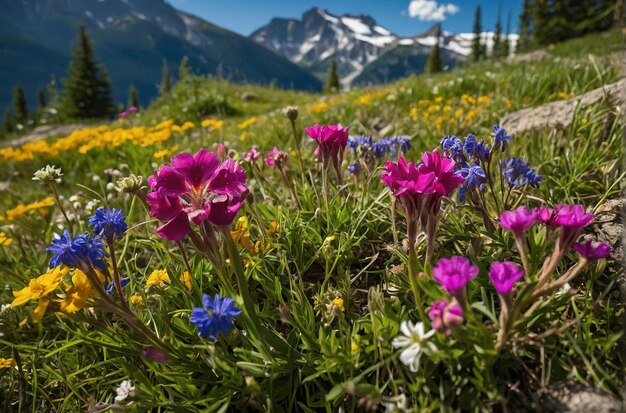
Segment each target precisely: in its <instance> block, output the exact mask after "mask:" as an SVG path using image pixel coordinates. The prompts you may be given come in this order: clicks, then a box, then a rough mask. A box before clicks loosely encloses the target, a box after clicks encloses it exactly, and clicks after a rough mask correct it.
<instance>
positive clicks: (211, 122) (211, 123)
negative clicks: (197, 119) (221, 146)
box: [200, 119, 224, 130]
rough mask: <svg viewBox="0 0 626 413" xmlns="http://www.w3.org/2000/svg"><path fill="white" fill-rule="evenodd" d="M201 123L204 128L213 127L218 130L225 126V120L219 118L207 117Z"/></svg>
mask: <svg viewBox="0 0 626 413" xmlns="http://www.w3.org/2000/svg"><path fill="white" fill-rule="evenodd" d="M200 125H201V126H202V127H203V128H213V129H215V130H217V129H221V128H222V126H224V121H223V120H219V119H205V120H203V121H202V122H201V123H200Z"/></svg>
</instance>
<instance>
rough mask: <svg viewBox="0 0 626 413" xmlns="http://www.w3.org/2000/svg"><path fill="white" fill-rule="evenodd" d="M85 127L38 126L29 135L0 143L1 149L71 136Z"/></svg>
mask: <svg viewBox="0 0 626 413" xmlns="http://www.w3.org/2000/svg"><path fill="white" fill-rule="evenodd" d="M84 127H85V125H78V124H76V125H74V124H72V125H45V126H38V127H36V128H35V129H33V130H32V131H31V132H30V133H29V134H28V135H24V136H21V137H19V138H16V139H12V140H10V141H7V142H0V147H2V146H17V145H23V144H25V143H28V142H32V141H37V140H39V139H44V138H47V137H49V136H53V135H56V136H59V135H69V134H70V133H72V132H73V131H75V130H76V129H80V128H84Z"/></svg>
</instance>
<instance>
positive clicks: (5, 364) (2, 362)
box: [0, 358, 17, 369]
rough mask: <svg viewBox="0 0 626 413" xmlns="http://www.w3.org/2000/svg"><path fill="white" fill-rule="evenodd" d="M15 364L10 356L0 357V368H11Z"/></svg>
mask: <svg viewBox="0 0 626 413" xmlns="http://www.w3.org/2000/svg"><path fill="white" fill-rule="evenodd" d="M16 365H17V364H16V363H15V360H13V359H12V358H8V359H5V358H0V369H11V368H13V367H15V366H16Z"/></svg>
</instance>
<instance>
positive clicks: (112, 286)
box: [105, 277, 130, 294]
mask: <svg viewBox="0 0 626 413" xmlns="http://www.w3.org/2000/svg"><path fill="white" fill-rule="evenodd" d="M129 282H130V277H126V278H120V285H121V286H122V288H124V287H126V286H127V285H128V283H129ZM114 289H115V283H114V282H113V281H111V283H110V284H109V285H108V286H107V289H106V290H105V291H106V293H107V294H111V293H112V292H113V290H114Z"/></svg>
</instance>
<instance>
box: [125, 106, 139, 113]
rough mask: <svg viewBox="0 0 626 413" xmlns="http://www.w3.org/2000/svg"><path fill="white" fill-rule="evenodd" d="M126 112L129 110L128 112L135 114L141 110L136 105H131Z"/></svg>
mask: <svg viewBox="0 0 626 413" xmlns="http://www.w3.org/2000/svg"><path fill="white" fill-rule="evenodd" d="M126 112H128V114H133V113H137V112H139V109H138V108H137V107H136V106H131V107H129V108H128V109H126Z"/></svg>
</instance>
